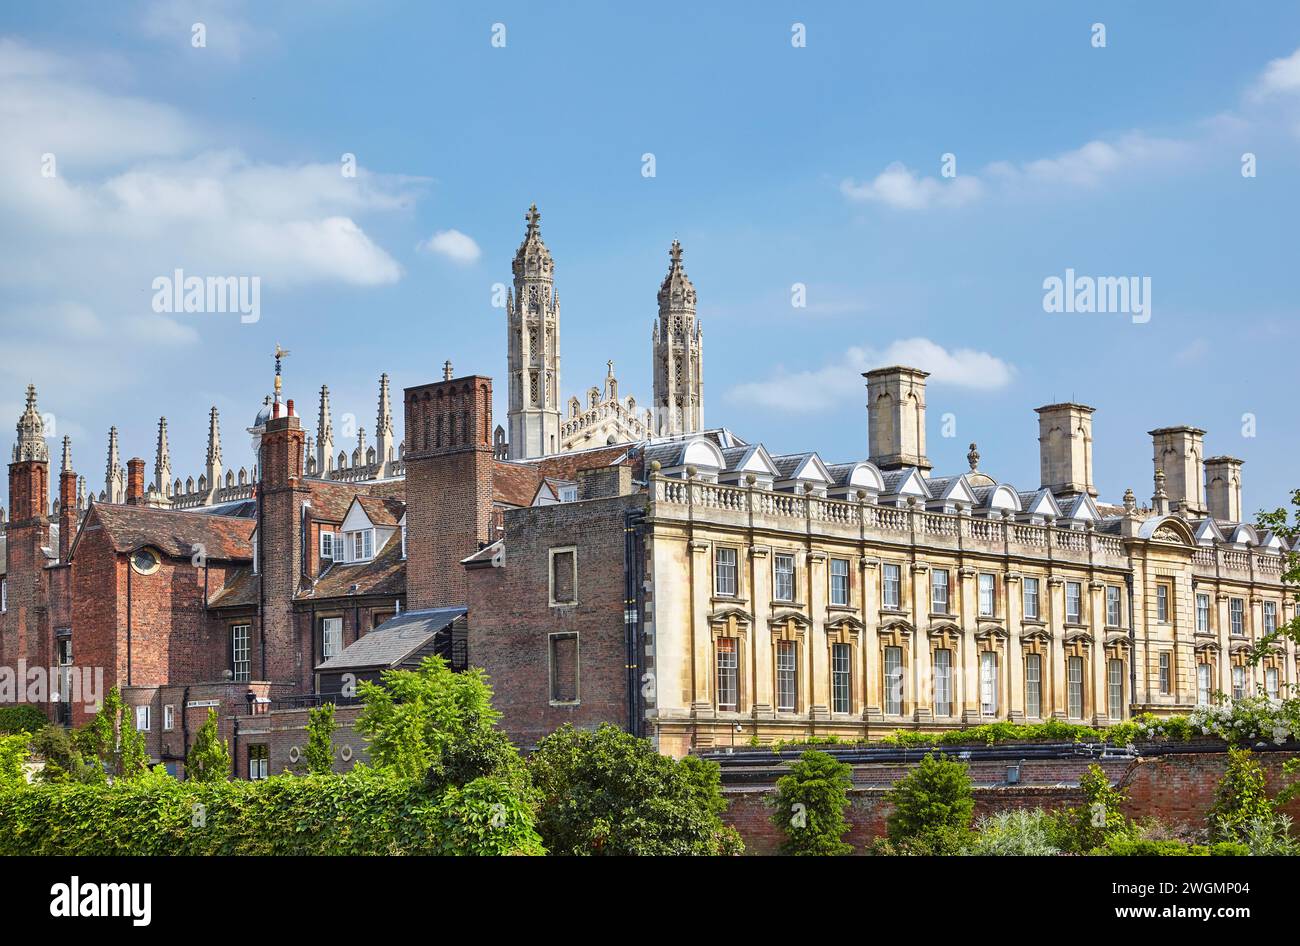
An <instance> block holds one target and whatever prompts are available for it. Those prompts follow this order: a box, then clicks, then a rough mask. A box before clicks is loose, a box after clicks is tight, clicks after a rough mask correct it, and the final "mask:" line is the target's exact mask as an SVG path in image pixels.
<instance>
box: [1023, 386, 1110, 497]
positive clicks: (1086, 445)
mask: <svg viewBox="0 0 1300 946" xmlns="http://www.w3.org/2000/svg"><path fill="white" fill-rule="evenodd" d="M1034 411H1035V412H1036V413H1037V414H1038V460H1039V473H1040V476H1039V483H1040V485H1041V486H1043V487H1045V488H1046V489H1049V490H1051V491H1052V492H1053V493H1055V494H1056V495H1057V496H1058V497H1065V498H1073V497H1075V496H1078V495H1079V494H1080V493H1087V494H1088V495H1089V496H1093V497H1095V496H1096V495H1097V487H1096V486H1094V485H1093V482H1092V415H1093V414H1094V413H1095V412H1096V409H1095V408H1092V407H1089V406H1088V405H1086V404H1076V403H1074V402H1072V401H1067V402H1065V403H1061V404H1044V405H1043V406H1042V407H1036V408H1034Z"/></svg>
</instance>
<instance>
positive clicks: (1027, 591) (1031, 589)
mask: <svg viewBox="0 0 1300 946" xmlns="http://www.w3.org/2000/svg"><path fill="white" fill-rule="evenodd" d="M1024 585H1025V588H1024V601H1025V617H1027V618H1030V619H1032V620H1035V621H1036V620H1038V579H1037V578H1026V579H1024Z"/></svg>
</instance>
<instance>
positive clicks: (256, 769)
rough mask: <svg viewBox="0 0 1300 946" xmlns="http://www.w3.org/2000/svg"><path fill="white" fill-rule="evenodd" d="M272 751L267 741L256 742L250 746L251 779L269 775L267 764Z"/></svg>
mask: <svg viewBox="0 0 1300 946" xmlns="http://www.w3.org/2000/svg"><path fill="white" fill-rule="evenodd" d="M270 757H271V753H270V750H269V748H268V747H267V745H266V744H265V743H254V744H253V745H251V746H249V747H248V778H249V780H250V781H254V782H255V781H257V780H258V779H264V778H266V776H267V764H268V762H269V761H270Z"/></svg>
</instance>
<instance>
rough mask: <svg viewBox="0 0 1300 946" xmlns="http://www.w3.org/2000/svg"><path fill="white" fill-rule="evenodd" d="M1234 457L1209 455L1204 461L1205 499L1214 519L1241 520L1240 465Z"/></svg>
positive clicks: (1242, 462) (1241, 462) (1240, 461)
mask: <svg viewBox="0 0 1300 946" xmlns="http://www.w3.org/2000/svg"><path fill="white" fill-rule="evenodd" d="M1244 463H1245V461H1244V460H1238V459H1237V458H1236V457H1209V458H1207V459H1206V461H1205V500H1206V505H1207V506H1208V507H1209V513H1210V515H1211V516H1213V517H1214V518H1215V519H1224V520H1226V521H1228V522H1241V513H1242V509H1241V467H1242V465H1243V464H1244Z"/></svg>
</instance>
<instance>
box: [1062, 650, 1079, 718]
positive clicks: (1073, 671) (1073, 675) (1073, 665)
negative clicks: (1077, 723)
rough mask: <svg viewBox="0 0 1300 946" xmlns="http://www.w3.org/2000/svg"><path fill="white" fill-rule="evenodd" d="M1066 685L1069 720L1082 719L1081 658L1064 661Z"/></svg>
mask: <svg viewBox="0 0 1300 946" xmlns="http://www.w3.org/2000/svg"><path fill="white" fill-rule="evenodd" d="M1065 663H1066V667H1065V670H1066V684H1067V691H1066V696H1067V698H1068V699H1067V701H1068V703H1069V706H1068V712H1069V714H1070V718H1071V719H1082V718H1083V658H1082V657H1070V658H1068V659H1067V660H1066V662H1065Z"/></svg>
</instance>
